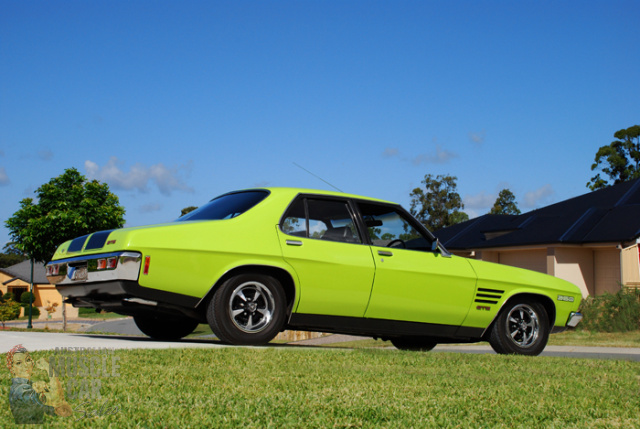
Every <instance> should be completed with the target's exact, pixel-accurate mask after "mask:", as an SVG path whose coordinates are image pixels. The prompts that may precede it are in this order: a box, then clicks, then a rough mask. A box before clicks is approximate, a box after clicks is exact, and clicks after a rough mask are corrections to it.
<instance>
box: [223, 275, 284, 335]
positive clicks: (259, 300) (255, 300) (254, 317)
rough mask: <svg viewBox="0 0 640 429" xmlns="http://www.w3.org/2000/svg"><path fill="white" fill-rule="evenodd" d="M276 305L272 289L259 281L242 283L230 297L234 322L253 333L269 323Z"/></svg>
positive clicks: (238, 326)
mask: <svg viewBox="0 0 640 429" xmlns="http://www.w3.org/2000/svg"><path fill="white" fill-rule="evenodd" d="M275 306H276V305H275V299H274V297H273V294H272V293H271V291H270V290H269V289H268V288H267V287H266V286H265V285H264V284H262V283H260V282H257V281H248V282H245V283H242V284H240V285H239V286H238V287H236V288H235V289H234V290H233V292H232V293H231V297H230V298H229V314H230V315H231V320H232V321H233V324H234V325H235V326H236V327H237V328H238V329H240V330H241V331H243V332H247V333H252V334H253V333H256V332H260V331H262V330H263V329H265V328H266V327H267V326H268V325H269V322H271V319H272V318H273V312H274V310H275Z"/></svg>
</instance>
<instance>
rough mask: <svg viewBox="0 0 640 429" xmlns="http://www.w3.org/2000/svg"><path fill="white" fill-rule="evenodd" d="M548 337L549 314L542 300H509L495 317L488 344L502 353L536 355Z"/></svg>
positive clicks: (542, 348)
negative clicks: (541, 302) (540, 301)
mask: <svg viewBox="0 0 640 429" xmlns="http://www.w3.org/2000/svg"><path fill="white" fill-rule="evenodd" d="M548 340H549V317H548V316H547V311H546V310H545V309H544V306H543V305H542V304H540V303H539V302H535V301H534V302H527V301H524V300H519V301H513V302H511V303H509V304H508V305H507V306H506V307H505V308H504V309H503V310H502V312H501V313H500V315H499V316H498V318H497V319H496V321H495V323H494V325H493V328H492V329H491V334H490V336H489V344H491V347H492V348H493V350H495V351H496V353H499V354H519V355H527V356H537V355H539V354H540V353H542V350H544V348H545V347H546V345H547V341H548Z"/></svg>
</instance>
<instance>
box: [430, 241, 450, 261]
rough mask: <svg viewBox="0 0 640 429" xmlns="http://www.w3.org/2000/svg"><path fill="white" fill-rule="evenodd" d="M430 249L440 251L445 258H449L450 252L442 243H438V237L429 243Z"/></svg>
mask: <svg viewBox="0 0 640 429" xmlns="http://www.w3.org/2000/svg"><path fill="white" fill-rule="evenodd" d="M431 251H432V252H440V254H441V255H442V256H443V257H445V258H450V257H451V253H450V252H449V251H448V250H447V249H445V247H444V246H443V245H442V243H440V239H438V238H436V241H434V242H433V243H432V244H431Z"/></svg>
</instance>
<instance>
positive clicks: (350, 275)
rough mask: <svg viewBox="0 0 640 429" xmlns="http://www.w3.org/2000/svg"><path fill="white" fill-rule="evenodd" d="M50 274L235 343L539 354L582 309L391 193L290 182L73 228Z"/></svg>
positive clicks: (567, 288)
mask: <svg viewBox="0 0 640 429" xmlns="http://www.w3.org/2000/svg"><path fill="white" fill-rule="evenodd" d="M47 276H48V278H49V280H50V281H51V283H53V284H55V285H56V287H57V289H58V291H60V293H61V294H62V295H63V296H64V297H65V298H66V302H69V303H71V304H73V305H74V306H75V307H94V308H96V309H104V310H109V311H113V312H116V313H120V314H124V315H131V316H133V318H134V320H135V323H136V324H137V326H138V327H139V328H140V330H141V331H142V332H144V333H145V334H147V335H149V336H151V337H153V338H156V339H164V340H175V339H179V338H182V337H184V336H186V335H188V334H190V333H191V332H192V331H193V330H194V329H195V327H196V326H197V325H198V323H204V322H208V323H209V325H210V326H211V329H212V330H213V332H214V333H215V334H216V336H217V337H218V338H219V339H220V340H221V341H222V342H225V343H230V344H238V345H257V344H265V343H267V342H269V341H270V340H272V339H273V338H274V337H275V336H276V335H277V334H278V333H279V332H280V331H282V330H284V329H295V330H308V331H318V332H335V333H348V334H356V335H366V336H374V337H377V338H381V339H385V340H390V341H391V342H392V344H393V345H395V346H396V347H397V348H400V349H409V350H430V349H432V348H433V347H435V345H436V344H438V343H449V342H457V343H460V342H478V341H489V343H490V344H491V346H492V347H493V348H494V350H495V351H496V352H498V353H510V354H525V355H537V354H539V353H540V352H541V351H542V350H543V349H544V347H545V345H546V343H547V340H548V337H549V334H550V333H552V332H557V331H561V330H564V329H566V328H567V327H574V326H575V325H576V324H577V323H578V322H579V321H580V319H581V317H582V316H581V315H580V314H579V313H578V312H577V311H578V306H579V304H580V300H581V294H580V291H579V289H578V288H577V287H576V286H575V285H573V284H571V283H569V282H566V281H564V280H561V279H558V278H555V277H552V276H548V275H545V274H540V273H537V272H533V271H527V270H523V269H519V268H514V267H509V266H504V265H498V264H493V263H488V262H482V261H478V260H473V259H467V258H462V257H457V256H453V255H451V254H450V253H449V252H448V251H447V250H446V249H445V247H444V246H443V245H442V244H441V243H440V242H439V241H438V240H437V239H436V237H435V236H434V235H433V234H432V233H431V232H429V231H428V230H427V229H426V228H425V227H424V226H423V225H422V224H421V223H420V222H419V221H417V220H416V219H415V218H413V217H412V216H411V215H410V214H409V213H408V212H407V211H406V210H404V209H403V208H402V207H401V206H399V205H397V204H394V203H391V202H388V201H383V200H378V199H372V198H366V197H361V196H357V195H350V194H344V193H338V192H327V191H315V190H306V189H295V188H264V189H248V190H242V191H236V192H230V193H227V194H224V195H221V196H219V197H217V198H215V199H213V200H211V201H210V202H209V203H207V204H206V205H204V206H202V207H200V208H199V209H197V210H195V211H193V212H191V213H189V214H187V215H185V216H183V217H181V218H179V219H177V220H176V221H174V222H170V223H166V224H161V225H152V226H144V227H134V228H123V229H116V230H111V231H100V232H96V233H93V234H89V235H87V236H83V237H78V238H76V239H73V240H70V241H68V242H66V243H63V244H62V245H60V246H59V248H58V249H57V251H56V253H55V255H54V257H53V260H52V261H51V262H49V263H48V264H47Z"/></svg>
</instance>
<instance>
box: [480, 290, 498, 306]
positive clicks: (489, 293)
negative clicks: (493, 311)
mask: <svg viewBox="0 0 640 429" xmlns="http://www.w3.org/2000/svg"><path fill="white" fill-rule="evenodd" d="M503 293H504V291H503V290H498V289H484V288H478V291H477V292H476V299H475V302H479V303H481V304H497V303H498V301H500V299H501V298H502V294H503Z"/></svg>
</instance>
